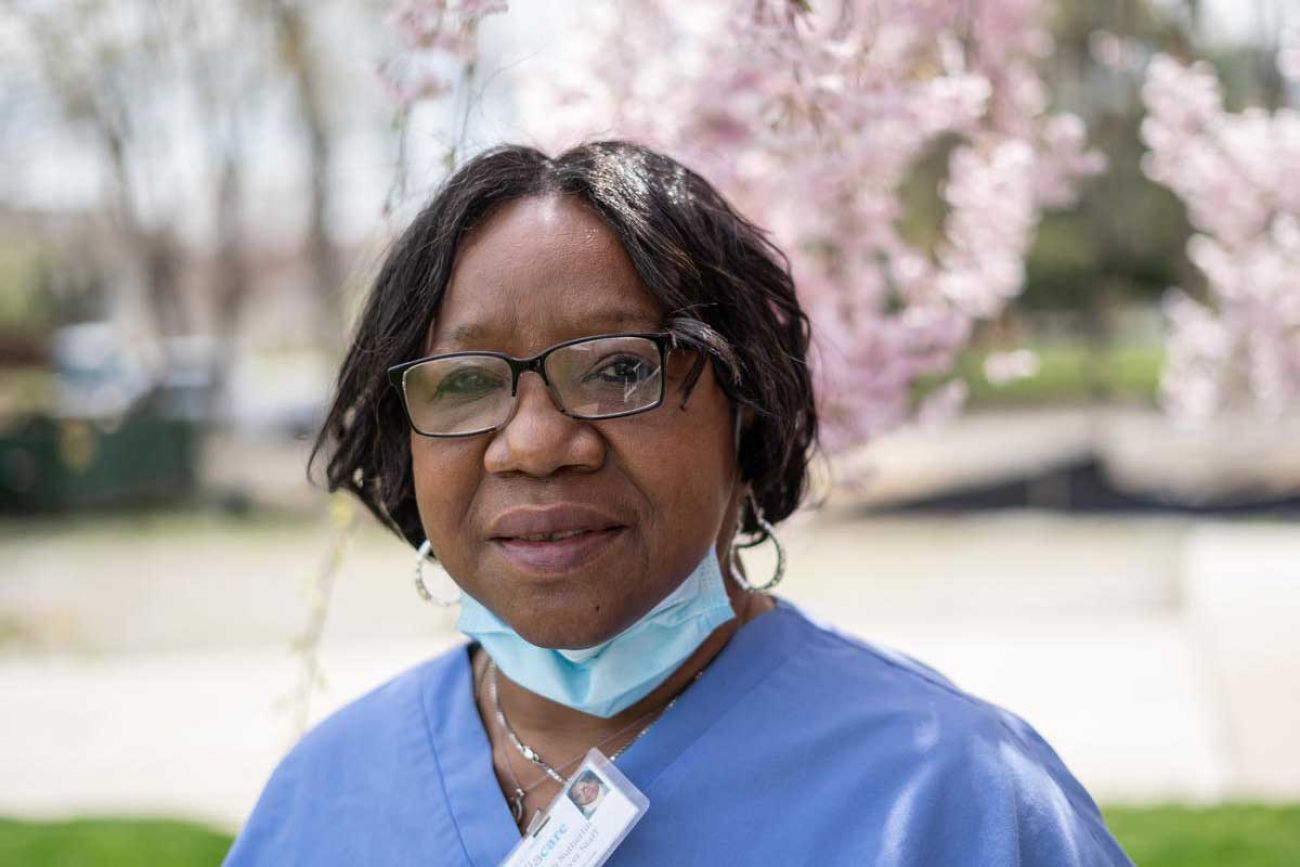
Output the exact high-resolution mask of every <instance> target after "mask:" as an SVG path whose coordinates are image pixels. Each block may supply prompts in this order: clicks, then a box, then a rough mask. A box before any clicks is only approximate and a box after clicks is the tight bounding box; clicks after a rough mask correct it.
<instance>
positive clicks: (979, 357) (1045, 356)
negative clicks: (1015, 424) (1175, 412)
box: [957, 343, 1164, 406]
mask: <svg viewBox="0 0 1300 867" xmlns="http://www.w3.org/2000/svg"><path fill="white" fill-rule="evenodd" d="M1034 348H1035V351H1036V352H1037V354H1038V361H1039V369H1038V372H1037V373H1036V374H1034V375H1033V376H1029V377H1025V378H1024V379H1018V380H1015V381H1012V382H1009V383H1006V384H1002V385H996V384H994V383H991V382H989V381H988V380H987V379H986V378H985V376H984V372H983V364H984V357H985V354H986V353H983V352H974V351H973V352H970V353H967V354H966V355H965V356H963V357H962V359H961V360H960V361H959V363H958V366H957V373H958V375H959V376H961V378H962V379H964V380H965V381H966V384H967V387H968V388H969V389H970V402H971V404H972V405H973V406H1025V405H1039V404H1054V403H1055V404H1059V403H1083V402H1087V401H1089V400H1091V399H1094V398H1096V397H1098V396H1103V395H1104V396H1106V397H1108V398H1111V399H1119V400H1128V401H1141V402H1145V403H1152V402H1154V401H1155V398H1156V392H1157V388H1158V387H1159V383H1160V367H1161V365H1162V364H1163V362H1164V352H1163V349H1162V348H1161V347H1159V346H1151V347H1148V346H1114V347H1110V348H1107V349H1103V350H1094V349H1091V348H1089V347H1087V346H1084V345H1082V344H1077V343H1073V344H1054V345H1050V346H1039V347H1034Z"/></svg>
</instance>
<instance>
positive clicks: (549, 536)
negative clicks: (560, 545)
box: [516, 530, 591, 542]
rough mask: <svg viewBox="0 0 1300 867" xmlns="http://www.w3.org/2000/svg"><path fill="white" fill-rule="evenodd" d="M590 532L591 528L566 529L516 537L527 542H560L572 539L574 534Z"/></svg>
mask: <svg viewBox="0 0 1300 867" xmlns="http://www.w3.org/2000/svg"><path fill="white" fill-rule="evenodd" d="M590 532H591V531H590V530H565V531H564V532H563V533H535V534H533V535H532V536H518V537H516V538H519V539H522V540H523V541H525V542H558V541H559V540H561V539H572V538H573V537H574V536H580V535H582V534H583V533H590Z"/></svg>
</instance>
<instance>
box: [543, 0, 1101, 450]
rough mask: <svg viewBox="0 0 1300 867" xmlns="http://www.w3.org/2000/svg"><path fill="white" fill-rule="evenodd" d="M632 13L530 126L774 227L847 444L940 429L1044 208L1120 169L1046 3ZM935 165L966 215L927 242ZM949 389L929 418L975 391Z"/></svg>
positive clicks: (907, 1) (1017, 283)
mask: <svg viewBox="0 0 1300 867" xmlns="http://www.w3.org/2000/svg"><path fill="white" fill-rule="evenodd" d="M701 9H703V11H701ZM619 12H620V14H619V15H618V16H615V17H611V18H610V19H608V21H607V22H606V26H605V27H603V28H593V31H592V32H591V33H588V34H584V39H586V40H594V41H595V43H596V44H597V46H598V47H597V48H596V50H595V51H593V52H592V56H591V57H590V58H589V59H588V61H587V71H586V74H585V75H584V76H581V77H579V78H578V79H577V80H576V81H572V82H571V83H570V84H569V85H568V86H567V87H565V88H557V87H555V85H554V79H553V77H550V76H545V75H542V76H539V75H536V74H535V73H534V74H532V75H530V76H529V77H528V78H527V79H524V80H521V81H520V82H519V86H520V88H521V90H523V91H524V92H525V98H524V99H523V100H521V104H523V105H525V106H531V107H534V108H535V114H534V115H533V116H532V117H525V119H524V120H525V125H526V126H527V128H528V129H529V130H530V131H531V132H532V133H533V135H534V136H535V138H536V139H537V140H539V141H540V142H542V143H544V144H547V145H549V146H551V147H554V148H560V147H564V146H566V145H569V144H572V143H573V142H574V141H576V140H580V139H583V138H587V137H590V136H591V135H593V134H599V135H610V134H616V135H622V136H626V137H629V138H633V139H637V140H640V141H643V142H645V143H647V144H650V145H652V146H657V147H661V148H663V149H665V150H667V151H668V152H670V153H672V154H673V155H674V156H676V157H678V158H679V159H681V160H683V161H684V162H686V163H687V164H688V165H690V166H692V167H693V168H695V169H697V170H698V171H700V172H701V173H702V174H703V175H704V176H705V177H708V178H709V179H710V180H712V181H713V182H714V183H715V184H717V185H718V186H719V187H720V188H721V189H722V190H723V192H724V193H725V194H727V195H728V196H729V197H731V198H732V199H733V200H734V201H736V202H737V204H738V205H739V206H740V207H741V209H742V210H743V211H744V212H746V213H749V214H751V215H753V216H755V217H756V218H758V219H759V220H760V221H761V222H762V223H763V224H765V225H766V226H767V227H768V228H769V229H770V230H771V232H772V234H773V237H774V239H775V240H776V241H777V242H778V243H779V244H780V245H781V246H782V248H783V249H785V250H787V251H788V252H789V253H790V255H791V264H792V267H793V271H794V274H795V278H796V281H797V284H798V287H799V291H800V294H801V296H802V298H803V300H804V304H805V306H806V308H807V309H808V310H809V311H810V316H811V318H812V320H813V327H814V334H815V339H816V348H815V352H814V364H815V365H816V372H817V381H818V385H819V386H820V391H819V395H820V397H819V399H820V400H821V402H822V408H823V412H824V416H825V419H826V425H825V430H826V441H827V444H828V445H829V446H831V447H833V448H834V447H839V446H844V447H847V446H849V445H853V444H856V443H859V442H861V441H862V440H863V439H864V438H866V437H869V436H872V435H875V434H877V433H880V432H883V431H886V430H888V429H890V428H893V427H896V426H898V425H900V424H904V423H907V422H908V421H910V420H915V419H916V418H918V416H917V412H918V410H921V409H922V408H921V407H919V406H918V405H917V403H916V401H915V398H914V395H915V394H916V393H917V385H918V383H919V381H920V380H921V379H922V378H923V377H924V378H929V377H935V376H943V375H946V374H948V373H949V371H951V369H952V367H953V364H954V362H955V359H956V357H957V355H958V353H960V352H961V351H962V349H963V348H964V347H965V346H966V345H967V343H968V341H969V339H970V336H971V334H972V333H973V332H974V329H975V324H976V323H977V322H979V321H981V320H985V319H989V318H993V317H996V316H998V315H1000V313H1001V312H1002V310H1003V309H1004V308H1005V306H1006V304H1007V303H1008V301H1009V300H1010V299H1012V298H1014V297H1015V296H1016V295H1017V294H1018V293H1019V292H1020V291H1021V289H1022V286H1023V282H1024V258H1025V255H1026V252H1027V250H1028V248H1029V245H1030V243H1031V241H1032V239H1033V234H1034V231H1035V228H1036V226H1037V223H1038V219H1039V215H1040V214H1041V212H1042V209H1043V208H1044V207H1046V206H1055V205H1061V204H1065V203H1067V202H1068V201H1069V200H1070V197H1071V195H1072V192H1073V188H1074V186H1075V183H1076V182H1077V180H1078V179H1079V178H1080V177H1082V176H1085V175H1088V174H1092V173H1094V172H1097V171H1099V170H1100V169H1101V167H1102V161H1101V159H1100V157H1099V156H1098V155H1096V154H1095V153H1092V152H1090V151H1089V150H1088V148H1087V144H1086V140H1085V132H1084V129H1083V125H1082V123H1081V122H1079V120H1078V119H1077V118H1074V117H1072V116H1069V115H1060V114H1053V113H1050V112H1048V111H1047V109H1046V104H1047V97H1046V91H1045V88H1044V85H1043V82H1042V79H1041V76H1040V73H1039V71H1038V67H1037V65H1036V64H1037V62H1038V60H1039V59H1040V58H1041V57H1042V56H1043V55H1044V53H1045V52H1046V51H1048V50H1049V49H1050V44H1051V41H1050V38H1049V37H1048V36H1047V33H1046V30H1045V29H1044V26H1043V13H1044V10H1043V8H1042V3H1041V0H997V2H984V3H968V2H964V0H926V2H915V0H846V2H844V3H840V4H814V5H813V6H812V7H811V9H810V10H808V9H805V7H804V5H803V4H800V3H794V2H790V0H758V2H756V0H744V2H733V3H730V4H716V5H715V6H709V7H707V8H704V7H700V8H698V9H697V7H696V6H695V5H694V4H676V3H669V2H667V0H627V2H624V3H622V4H620V6H619ZM954 144H955V146H954ZM931 153H939V154H944V153H946V154H947V172H946V177H945V178H944V179H943V180H942V181H941V187H940V189H939V190H938V191H936V192H938V193H939V194H940V195H941V196H942V199H943V201H944V203H945V205H946V208H947V214H946V216H945V217H944V218H943V221H942V224H941V225H940V226H938V227H935V230H936V231H935V232H934V235H933V237H932V238H929V239H927V240H925V241H918V240H915V239H911V240H909V239H908V238H906V237H904V235H903V234H902V232H901V230H900V223H901V221H902V219H903V216H904V214H903V211H904V206H903V202H902V200H901V198H900V188H901V187H902V186H903V185H904V183H905V182H906V181H908V179H909V178H910V177H911V176H912V175H913V174H914V173H915V171H916V168H917V165H918V161H919V160H920V159H922V158H923V157H925V156H927V155H928V154H931ZM934 394H935V395H936V396H934V397H932V398H930V402H929V403H928V404H927V406H928V409H924V410H923V412H924V414H925V415H926V417H932V416H936V415H941V414H942V413H939V412H938V408H940V407H951V406H952V405H953V404H954V403H955V402H957V401H958V400H959V399H960V395H961V389H959V388H957V387H956V386H950V387H947V388H944V389H942V390H941V391H940V392H935V393H934Z"/></svg>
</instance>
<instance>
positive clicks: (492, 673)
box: [487, 658, 704, 822]
mask: <svg viewBox="0 0 1300 867" xmlns="http://www.w3.org/2000/svg"><path fill="white" fill-rule="evenodd" d="M703 673H704V669H700V670H699V671H697V672H695V676H694V677H693V678H691V683H694V682H695V681H697V680H699V679H700V675H701V674H703ZM487 681H488V696H489V698H491V700H492V712H493V714H494V715H495V716H496V718H497V724H498V725H500V726H501V730H502V731H503V732H505V735H506V739H507V740H509V741H510V743H511V745H512V746H514V748H515V751H516V752H518V753H519V754H520V755H521V756H523V757H524V758H525V759H527V760H528V761H530V762H532V763H533V764H534V765H537V766H538V767H539V768H541V769H542V770H543V771H544V772H545V773H546V776H545V777H542V778H541V779H539V780H537V781H535V782H534V783H532V784H531V785H529V786H528V788H526V789H525V788H523V787H522V786H521V785H520V783H519V778H518V777H517V776H515V770H514V768H513V767H512V766H511V765H510V758H509V757H508V756H507V757H506V767H507V769H509V771H510V777H511V780H512V781H513V782H514V785H515V791H514V793H513V794H512V795H511V796H510V798H509V801H510V813H511V815H512V816H514V819H515V821H516V822H522V821H523V818H524V798H526V797H527V796H528V793H529V792H531V791H532V790H533V789H535V788H537V787H538V786H539V785H541V784H542V783H543V782H545V781H546V780H547V779H548V778H549V779H551V780H554V781H555V782H557V783H559V784H560V785H561V786H563V785H564V784H565V782H567V781H566V780H565V778H564V775H563V774H561V773H560V771H559V770H556V769H555V768H554V767H552V766H551V765H549V764H548V763H547V762H546V761H545V760H544V759H543V758H542V757H541V755H540V754H539V753H538V752H537V750H535V749H533V748H532V747H530V746H528V744H526V743H524V742H523V741H521V740H520V739H519V736H518V735H517V734H515V730H514V729H513V728H511V727H510V722H509V721H508V720H507V719H506V714H505V711H503V710H502V709H501V693H500V690H498V688H497V664H496V661H495V660H493V659H491V658H489V659H488V670H487ZM689 685H690V684H687V686H689ZM682 692H685V689H683V690H682ZM681 696H682V693H681V692H679V693H677V695H675V696H673V697H672V699H671V700H670V701H669V702H668V703H667V704H666V705H664V706H663V709H662V710H656V711H650V712H649V713H647V714H645V715H644V716H640V717H637V718H636V719H634V720H632V722H630V723H628V724H627V725H626V726H624V727H623V728H621V729H619V730H618V731H616V732H614V733H613V734H612V735H610V736H609V737H606V738H604V739H603V740H601V741H599V742H598V743H596V744H595V745H594V748H595V749H599V748H600V747H602V746H604V745H605V744H607V743H609V742H610V741H613V740H616V739H618V738H619V737H620V736H622V735H625V734H627V733H628V732H629V731H630V730H632V729H633V728H635V727H636V726H637V725H639V724H640V723H641V722H643V721H644V720H646V718H647V717H653V718H652V719H650V720H649V722H646V724H645V726H644V727H643V728H642V729H641V731H639V732H637V733H636V735H635V736H634V737H633V738H632V739H631V740H630V741H628V742H627V743H625V744H624V745H623V746H621V747H619V748H618V749H617V750H615V751H614V752H613V754H612V755H610V757H609V758H610V761H613V760H615V759H617V758H618V757H619V756H621V755H623V753H625V752H626V751H627V749H628V747H630V746H632V744H634V743H636V742H637V741H639V740H640V739H641V738H642V736H644V735H645V733H646V732H648V731H650V728H651V727H652V726H653V725H654V724H655V723H656V722H657V721H658V719H659V717H661V716H663V715H664V714H666V713H668V711H669V710H670V709H672V706H673V705H675V704H677V699H679V698H681ZM585 755H586V752H585V751H584V752H583V753H582V754H581V755H579V756H576V757H574V758H572V759H570V760H569V761H567V762H565V763H564V764H562V765H560V768H562V769H565V770H567V769H568V768H570V767H572V766H573V765H575V764H577V763H578V762H579V761H580V760H581V759H582V758H583V757H584V756H585Z"/></svg>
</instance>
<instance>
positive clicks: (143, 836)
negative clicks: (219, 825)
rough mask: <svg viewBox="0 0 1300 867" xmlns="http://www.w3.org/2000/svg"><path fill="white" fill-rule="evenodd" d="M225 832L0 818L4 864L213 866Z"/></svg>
mask: <svg viewBox="0 0 1300 867" xmlns="http://www.w3.org/2000/svg"><path fill="white" fill-rule="evenodd" d="M230 841H231V838H230V836H229V835H227V834H223V833H221V832H219V831H213V830H211V829H209V828H205V827H202V826H200V825H194V824H191V823H188V822H176V821H171V820H167V819H76V820H73V821H70V822H19V821H14V820H11V819H0V865H5V867H10V865H12V867H145V865H148V867H200V865H205V867H215V865H218V864H220V863H221V859H222V858H224V857H225V855H226V850H227V849H229V848H230Z"/></svg>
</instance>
